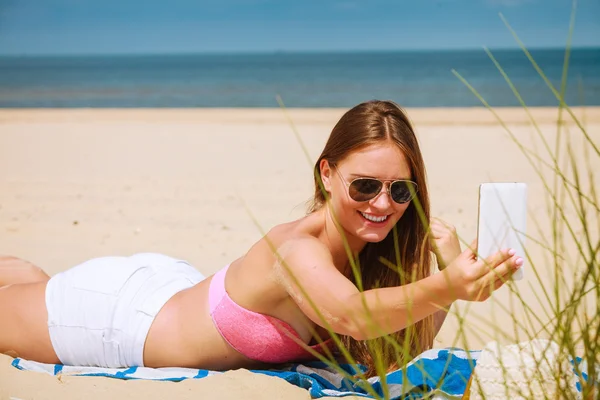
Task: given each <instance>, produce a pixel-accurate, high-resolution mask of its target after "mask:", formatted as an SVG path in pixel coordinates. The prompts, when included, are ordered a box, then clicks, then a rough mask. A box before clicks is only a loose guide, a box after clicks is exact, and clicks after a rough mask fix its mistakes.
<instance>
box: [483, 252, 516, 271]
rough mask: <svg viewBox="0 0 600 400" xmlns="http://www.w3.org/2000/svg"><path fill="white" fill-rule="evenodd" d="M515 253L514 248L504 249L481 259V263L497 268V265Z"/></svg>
mask: <svg viewBox="0 0 600 400" xmlns="http://www.w3.org/2000/svg"><path fill="white" fill-rule="evenodd" d="M514 255H515V250H514V249H503V250H500V251H497V252H496V253H494V254H492V255H491V256H489V257H488V258H486V259H485V260H481V264H482V266H483V267H484V268H486V269H490V268H496V267H497V266H499V265H500V264H502V263H503V262H505V261H506V260H508V259H509V258H511V257H512V256H514Z"/></svg>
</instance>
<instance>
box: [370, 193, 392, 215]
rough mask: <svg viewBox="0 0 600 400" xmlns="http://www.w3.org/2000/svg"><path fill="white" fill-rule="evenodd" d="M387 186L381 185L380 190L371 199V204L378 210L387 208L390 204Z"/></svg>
mask: <svg viewBox="0 0 600 400" xmlns="http://www.w3.org/2000/svg"><path fill="white" fill-rule="evenodd" d="M391 200H392V199H390V195H389V193H388V191H387V187H383V188H382V189H381V192H380V193H379V194H378V195H377V197H375V198H374V199H373V200H371V205H372V206H373V207H375V208H377V209H379V210H387V209H388V208H390V206H391V205H392V203H391Z"/></svg>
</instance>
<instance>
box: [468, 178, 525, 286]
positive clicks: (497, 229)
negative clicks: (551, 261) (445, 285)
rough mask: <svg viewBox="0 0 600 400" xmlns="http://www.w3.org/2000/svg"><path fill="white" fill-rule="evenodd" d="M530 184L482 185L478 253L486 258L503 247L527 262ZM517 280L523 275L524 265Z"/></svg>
mask: <svg viewBox="0 0 600 400" xmlns="http://www.w3.org/2000/svg"><path fill="white" fill-rule="evenodd" d="M526 223H527V184H525V183H520V182H507V183H483V184H481V185H480V187H479V218H478V223H477V255H478V258H480V259H481V258H483V259H486V258H488V257H489V256H491V255H492V254H494V253H496V252H497V251H499V250H501V249H506V248H512V249H515V251H516V254H517V255H518V256H519V257H522V258H523V260H524V261H525V260H526V259H527V258H526V256H525V238H526ZM524 266H525V264H523V266H522V267H521V268H519V270H518V271H517V272H516V273H515V274H514V275H513V278H512V279H513V280H520V279H522V278H523V269H524V268H523V267H524Z"/></svg>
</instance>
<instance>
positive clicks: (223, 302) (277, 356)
mask: <svg viewBox="0 0 600 400" xmlns="http://www.w3.org/2000/svg"><path fill="white" fill-rule="evenodd" d="M228 269H229V265H227V266H226V267H225V268H223V269H222V270H220V271H219V272H217V273H216V274H215V275H214V276H213V278H212V281H211V282H210V289H209V304H210V314H211V317H212V320H213V322H214V324H215V326H216V327H217V330H218V331H219V333H220V334H221V336H223V338H224V339H225V340H226V341H227V343H229V345H230V346H231V347H233V348H234V349H235V350H237V351H238V352H240V353H241V354H243V355H244V356H246V357H248V358H250V359H252V360H255V361H260V362H266V363H274V364H277V363H285V362H291V361H302V360H307V359H311V358H314V357H313V355H312V354H311V353H309V352H308V351H307V350H306V349H305V348H303V347H302V346H301V345H300V344H299V343H297V342H296V341H295V340H294V339H293V338H292V337H294V338H296V340H298V341H300V342H302V339H301V338H300V335H299V334H298V332H296V330H295V329H294V328H292V327H291V326H290V325H289V324H288V323H287V322H285V321H282V320H280V319H278V318H275V317H271V316H269V315H264V314H259V313H257V312H254V311H250V310H248V309H246V308H244V307H241V306H240V305H238V304H237V303H235V302H234V301H233V300H232V299H231V297H229V294H228V293H227V291H226V290H225V274H226V273H227V270H228ZM328 342H329V341H327V342H325V343H320V344H317V345H314V346H310V348H311V349H313V350H315V351H317V352H319V353H322V352H323V349H324V347H326V346H327V343H328Z"/></svg>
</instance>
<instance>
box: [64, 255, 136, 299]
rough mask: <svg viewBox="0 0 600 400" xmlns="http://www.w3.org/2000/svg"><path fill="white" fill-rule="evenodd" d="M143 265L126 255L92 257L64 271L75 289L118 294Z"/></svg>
mask: <svg viewBox="0 0 600 400" xmlns="http://www.w3.org/2000/svg"><path fill="white" fill-rule="evenodd" d="M142 268H143V266H141V265H139V264H137V265H136V264H135V263H133V262H131V260H130V259H128V258H126V257H101V258H94V259H92V260H89V261H86V262H84V263H82V264H79V265H77V266H75V267H73V268H71V269H70V270H67V271H66V272H65V274H66V276H67V278H68V279H69V282H70V284H71V285H72V286H73V287H74V288H75V289H80V290H87V291H91V292H97V293H102V294H107V295H118V294H119V292H120V291H121V289H122V288H123V286H125V283H127V281H128V280H129V279H130V278H131V276H133V274H135V272H136V271H137V270H139V269H142Z"/></svg>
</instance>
